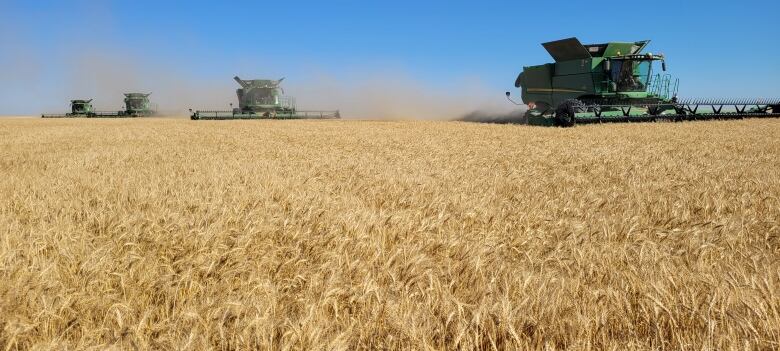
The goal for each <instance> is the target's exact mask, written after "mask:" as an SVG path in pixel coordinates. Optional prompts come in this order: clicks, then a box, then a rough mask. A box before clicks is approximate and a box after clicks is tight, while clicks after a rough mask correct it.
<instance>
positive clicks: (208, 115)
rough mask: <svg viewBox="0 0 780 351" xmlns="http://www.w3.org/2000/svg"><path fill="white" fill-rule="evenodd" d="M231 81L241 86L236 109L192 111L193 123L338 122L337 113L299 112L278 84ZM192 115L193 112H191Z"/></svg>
mask: <svg viewBox="0 0 780 351" xmlns="http://www.w3.org/2000/svg"><path fill="white" fill-rule="evenodd" d="M233 79H234V80H235V81H236V82H237V83H238V84H239V85H240V86H241V88H239V89H237V90H236V95H237V96H238V108H234V109H232V110H230V111H195V112H194V113H192V115H191V116H190V117H191V118H192V119H194V120H197V119H211V120H227V119H333V118H341V115H340V113H339V111H301V110H298V109H297V108H296V105H295V98H293V97H291V96H285V95H284V90H282V88H281V83H282V81H283V80H284V78H282V79H279V80H272V79H252V80H246V79H241V78H239V77H233ZM190 111H192V110H190Z"/></svg>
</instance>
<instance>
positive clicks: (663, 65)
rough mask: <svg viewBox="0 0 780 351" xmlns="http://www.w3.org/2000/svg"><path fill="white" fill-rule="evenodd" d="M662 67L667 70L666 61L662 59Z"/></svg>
mask: <svg viewBox="0 0 780 351" xmlns="http://www.w3.org/2000/svg"><path fill="white" fill-rule="evenodd" d="M661 69H662V70H664V72H666V61H661Z"/></svg>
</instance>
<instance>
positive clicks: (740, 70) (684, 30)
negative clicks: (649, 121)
mask: <svg viewBox="0 0 780 351" xmlns="http://www.w3.org/2000/svg"><path fill="white" fill-rule="evenodd" d="M779 13H780V2H778V1H757V0H746V1H740V2H725V1H706V2H705V1H687V2H685V1H679V0H678V1H666V0H661V1H651V2H646V3H638V2H624V4H623V3H619V2H608V1H598V2H597V1H593V2H574V1H556V2H532V1H428V2H425V1H403V0H397V1H386V2H378V1H377V2H372V1H275V2H266V1H229V2H216V1H146V0H136V1H12V0H0V48H1V49H0V82H2V83H3V84H2V86H0V114H37V113H40V112H41V111H57V110H62V109H64V108H67V100H68V99H70V98H71V97H81V96H84V95H91V96H93V97H96V98H103V101H105V105H104V106H102V107H103V109H111V108H114V107H115V106H116V105H118V101H119V100H121V98H120V97H121V94H119V95H120V97H116V95H117V91H118V90H122V89H125V90H127V89H138V90H149V91H151V90H158V91H156V92H155V93H156V94H158V95H157V96H158V98H160V99H165V100H166V102H161V104H163V105H165V104H166V103H168V104H169V106H168V107H169V108H174V107H175V108H181V107H182V106H183V105H188V106H189V105H193V104H197V103H198V102H201V103H203V104H218V103H222V102H221V101H223V100H224V101H228V100H230V99H234V98H233V95H232V94H233V89H235V86H234V84H233V82H232V81H231V77H232V76H233V75H235V74H239V75H242V77H246V78H263V77H269V78H270V77H281V76H286V77H288V78H287V79H288V84H289V86H288V90H297V91H299V92H301V94H302V95H303V96H304V97H310V100H312V101H316V102H317V103H321V104H326V105H327V104H328V101H327V99H319V100H318V99H316V98H315V96H316V95H317V89H320V90H323V89H324V90H328V91H333V90H336V89H339V88H340V87H339V86H340V85H341V84H342V83H341V81H342V80H343V81H347V82H350V83H348V84H347V83H344V84H345V85H350V86H351V87H352V88H351V89H352V90H349V89H347V90H344V91H342V92H340V94H341V98H342V99H346V100H343V101H340V102H341V103H349V98H348V97H345V95H351V94H352V95H357V93H356V92H355V91H363V90H365V89H361V88H360V87H365V86H367V83H360V82H362V80H367V81H370V82H371V85H372V87H371V88H372V89H375V90H376V91H377V94H380V92H381V91H382V89H383V88H382V87H381V86H383V85H385V84H387V86H389V87H392V88H391V89H388V90H392V89H402V90H408V91H410V92H414V94H410V95H420V96H422V98H421V100H429V101H432V100H436V99H438V100H436V101H435V103H437V104H446V103H447V97H448V96H452V97H457V100H458V101H459V102H461V103H462V102H463V100H464V99H465V100H468V99H469V98H470V96H472V95H473V96H474V97H475V100H480V102H479V103H483V104H484V103H485V101H484V100H485V99H488V98H489V99H492V98H493V96H495V101H492V100H491V101H490V102H489V103H490V104H494V103H495V104H498V103H503V101H501V99H503V97H502V95H503V92H504V91H505V90H510V89H513V87H512V84H513V82H514V79H515V77H516V75H517V74H518V73H519V71H520V70H522V66H523V65H533V64H540V63H545V62H548V61H550V58H549V56H548V55H547V53H546V52H545V51H544V49H543V48H542V47H541V46H540V45H539V44H540V43H541V42H544V41H550V40H555V39H560V38H565V37H570V36H577V37H579V38H580V40H581V41H583V42H586V43H587V42H606V41H610V40H618V41H633V40H643V39H651V40H652V43H651V46H650V47H649V50H650V51H653V52H661V53H664V54H666V55H667V57H668V64H669V69H670V70H669V73H672V74H674V75H675V76H677V77H679V78H680V80H681V95H683V96H706V97H719V96H740V97H742V96H744V97H768V96H780V84H778V83H780V64H778V62H780V45H778V37H780V35H779V34H780V26H779V25H778V24H777V21H778V14H779ZM93 66H94V67H97V68H95V69H94V70H92V69H91V68H90V67H93ZM128 75H130V76H131V77H128ZM161 77H162V78H161ZM323 77H324V78H323ZM162 80H167V81H168V82H167V83H166V84H162V83H160V81H162ZM314 80H317V81H318V82H319V83H317V84H310V82H312V81H314ZM396 80H397V81H396ZM107 81H108V82H114V83H115V84H116V85H114V84H113V83H107ZM323 81H325V82H326V83H322V82H323ZM109 85H110V86H109ZM376 85H379V86H378V87H377V86H376ZM406 85H413V87H412V88H409V89H406V88H404V87H405V86H406ZM206 86H207V87H206ZM175 87H183V88H186V89H184V90H187V93H182V94H178V95H177V94H173V93H170V92H163V91H160V89H164V90H171V89H174V88H175ZM198 87H204V91H197V92H196V91H195V90H197V89H198ZM288 92H289V91H288ZM390 93H392V92H390ZM493 94H495V95H493ZM179 95H181V96H179ZM207 95H208V96H218V97H215V101H209V99H207V98H205V97H204V96H207ZM177 98H181V100H182V102H181V103H179V104H173V103H171V102H170V100H175V99H177ZM357 98H361V97H360V96H357ZM399 98H403V99H405V100H409V99H412V97H410V96H402V97H399ZM300 100H301V97H299V102H300ZM391 100H392V99H391ZM63 101H64V102H63ZM230 102H232V101H230ZM423 102H424V101H422V102H418V103H423ZM412 105H414V104H412ZM98 107H101V106H100V103H98ZM209 107H210V106H209ZM323 107H331V106H323Z"/></svg>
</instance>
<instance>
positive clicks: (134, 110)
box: [41, 93, 155, 118]
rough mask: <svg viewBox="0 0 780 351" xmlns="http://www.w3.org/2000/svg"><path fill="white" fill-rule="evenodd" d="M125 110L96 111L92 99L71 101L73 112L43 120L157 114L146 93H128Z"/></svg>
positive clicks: (54, 115)
mask: <svg viewBox="0 0 780 351" xmlns="http://www.w3.org/2000/svg"><path fill="white" fill-rule="evenodd" d="M124 95H125V100H124V101H125V109H124V110H122V111H95V110H94V109H93V107H92V99H89V100H71V101H70V109H71V112H69V113H66V114H43V115H41V117H43V118H76V117H82V118H128V117H147V116H152V115H154V114H155V111H154V109H153V108H152V104H151V102H150V101H149V95H151V93H149V94H144V93H126V94H124Z"/></svg>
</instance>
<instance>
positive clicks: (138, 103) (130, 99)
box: [119, 93, 155, 117]
mask: <svg viewBox="0 0 780 351" xmlns="http://www.w3.org/2000/svg"><path fill="white" fill-rule="evenodd" d="M149 95H152V94H151V93H149V94H144V93H127V94H125V110H124V111H121V112H120V114H119V117H147V116H151V115H153V114H154V113H155V111H154V109H152V103H151V102H150V101H149Z"/></svg>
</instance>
